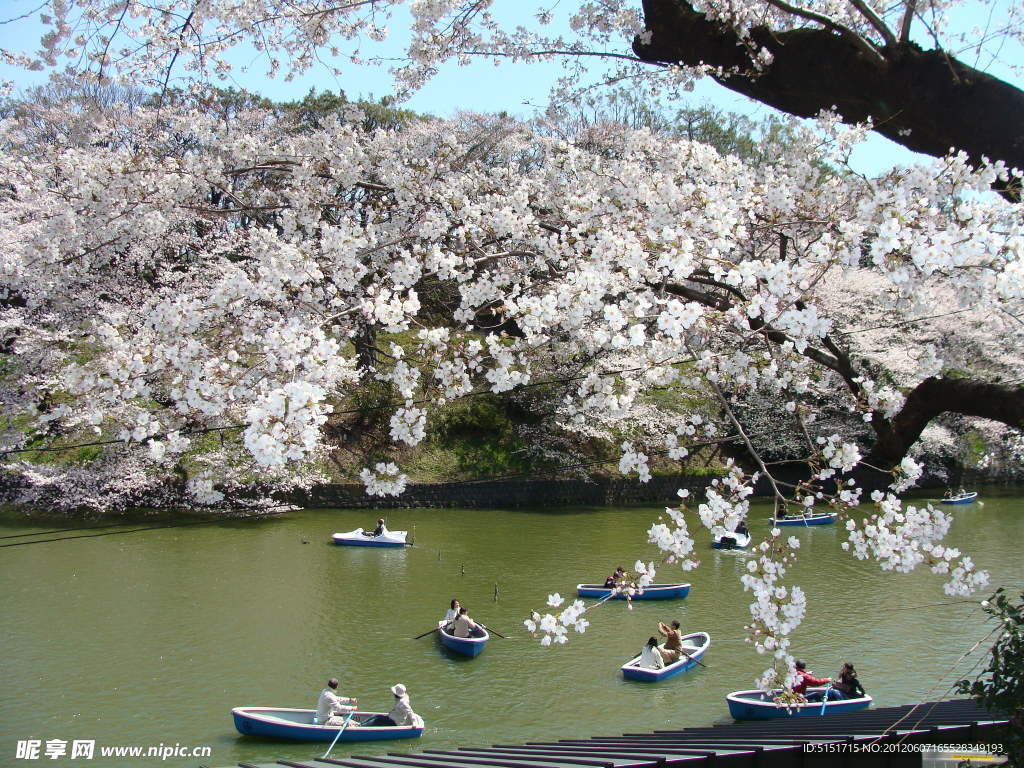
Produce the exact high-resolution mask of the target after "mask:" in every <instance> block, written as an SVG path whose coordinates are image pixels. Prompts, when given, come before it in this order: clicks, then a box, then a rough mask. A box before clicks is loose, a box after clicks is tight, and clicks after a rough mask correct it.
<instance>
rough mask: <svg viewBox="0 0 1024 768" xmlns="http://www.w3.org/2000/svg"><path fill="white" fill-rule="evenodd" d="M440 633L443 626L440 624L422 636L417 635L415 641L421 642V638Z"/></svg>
mask: <svg viewBox="0 0 1024 768" xmlns="http://www.w3.org/2000/svg"><path fill="white" fill-rule="evenodd" d="M440 631H441V625H440V624H438V625H437V626H436V627H434V628H433V629H432V630H430V631H429V632H424V633H423V634H422V635H416V637H414V638H413V640H419V639H420V638H421V637H426V636H427V635H432V634H434V633H435V632H440Z"/></svg>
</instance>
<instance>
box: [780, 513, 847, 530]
mask: <svg viewBox="0 0 1024 768" xmlns="http://www.w3.org/2000/svg"><path fill="white" fill-rule="evenodd" d="M837 517H839V513H838V512H813V513H812V514H810V515H796V516H795V517H769V518H768V522H770V523H771V524H772V525H777V526H780V527H781V526H784V525H800V526H804V525H829V524H831V523H834V522H835V521H836V518H837Z"/></svg>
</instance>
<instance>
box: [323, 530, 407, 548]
mask: <svg viewBox="0 0 1024 768" xmlns="http://www.w3.org/2000/svg"><path fill="white" fill-rule="evenodd" d="M407 534H408V531H384V533H382V534H380V535H379V536H372V535H370V534H368V533H364V532H363V529H362V528H356V529H355V530H354V531H348V532H347V533H336V534H334V535H333V536H332V537H331V539H332V540H333V541H334V543H335V544H337V545H339V546H347V547H404V546H406V545H408V544H409V542H408V541H407V540H406V539H407Z"/></svg>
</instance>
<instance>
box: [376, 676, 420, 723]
mask: <svg viewBox="0 0 1024 768" xmlns="http://www.w3.org/2000/svg"><path fill="white" fill-rule="evenodd" d="M391 692H392V693H393V694H395V703H394V705H393V706H392V707H391V710H390V711H389V712H388V713H387V714H386V715H376V716H375V717H373V718H371V719H370V720H364V721H363V723H362V725H363V726H364V727H365V726H372V725H376V726H382V725H398V726H405V727H412V728H422V727H423V720H422V718H420V716H419V715H417V714H416V713H415V712H413V711H412V707H411V706H410V705H409V694H408V692H407V691H406V690H405V686H404V685H402V684H401V683H398V684H397V685H393V686H391Z"/></svg>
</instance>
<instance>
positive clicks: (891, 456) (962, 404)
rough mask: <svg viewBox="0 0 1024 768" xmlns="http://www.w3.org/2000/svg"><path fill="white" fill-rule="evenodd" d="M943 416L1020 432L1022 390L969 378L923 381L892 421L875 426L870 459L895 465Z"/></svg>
mask: <svg viewBox="0 0 1024 768" xmlns="http://www.w3.org/2000/svg"><path fill="white" fill-rule="evenodd" d="M943 413H959V414H962V415H964V416H976V417H980V418H983V419H991V420H992V421H998V422H1001V423H1003V424H1006V425H1008V426H1011V427H1016V428H1018V429H1019V428H1021V427H1024V388H1022V387H1019V386H1015V387H1008V386H1006V385H1003V384H989V383H986V382H982V381H975V380H972V379H938V378H930V379H925V380H924V381H922V382H921V383H920V384H918V385H917V386H916V387H915V388H914V389H913V390H911V392H910V393H909V394H908V395H907V401H906V403H905V404H904V406H903V408H902V409H901V410H900V412H899V413H898V414H896V416H894V417H893V418H892V420H891V421H888V422H886V421H881V420H879V422H878V423H877V424H876V425H875V434H876V435H877V436H878V441H877V442H876V444H875V447H874V450H873V452H872V453H873V456H872V458H873V460H875V461H877V462H879V464H880V465H881V467H882V468H888V467H892V466H895V465H896V464H898V463H899V462H900V460H901V459H902V458H903V457H904V456H906V455H907V451H909V450H910V446H912V445H913V444H914V443H915V442H916V441H917V439H918V438H919V437H920V436H921V432H922V431H924V428H925V427H926V426H928V423H929V422H930V421H931V420H932V419H934V418H935V417H937V416H939V415H941V414H943Z"/></svg>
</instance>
